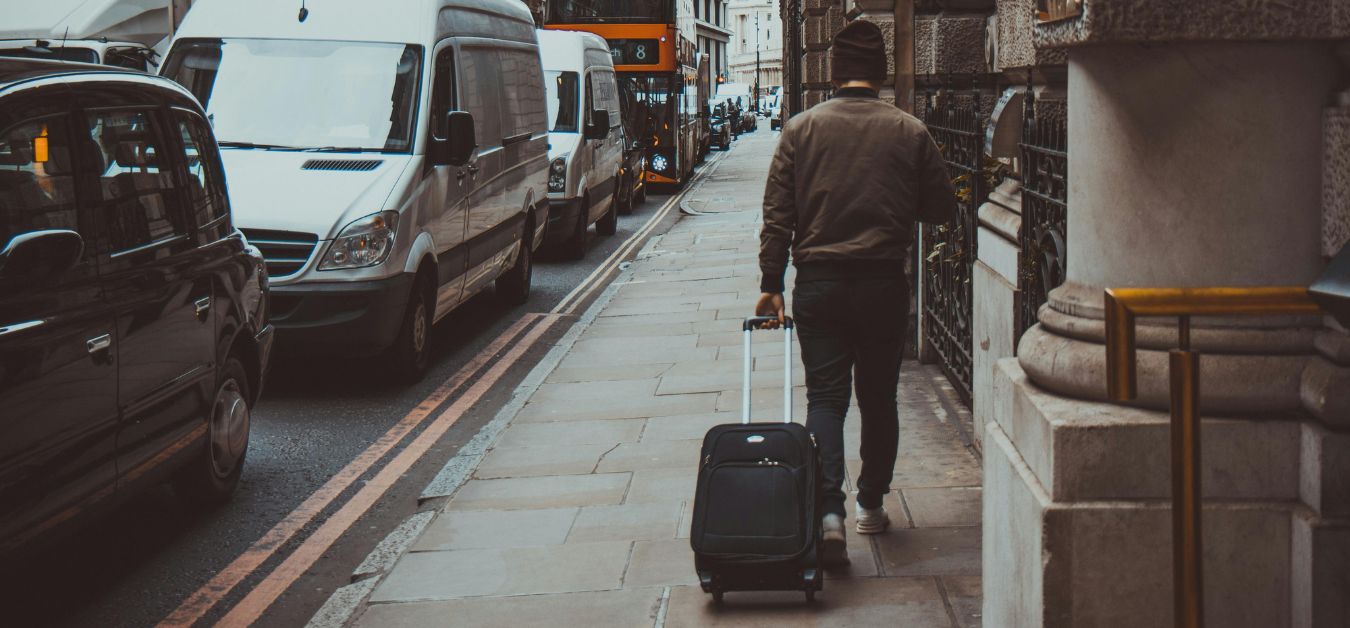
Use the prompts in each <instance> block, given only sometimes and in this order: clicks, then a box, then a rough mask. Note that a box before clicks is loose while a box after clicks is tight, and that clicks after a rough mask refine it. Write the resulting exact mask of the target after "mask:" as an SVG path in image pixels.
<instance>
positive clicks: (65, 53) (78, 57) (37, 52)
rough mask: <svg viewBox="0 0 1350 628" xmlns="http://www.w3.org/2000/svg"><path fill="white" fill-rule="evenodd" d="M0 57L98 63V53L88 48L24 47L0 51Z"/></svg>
mask: <svg viewBox="0 0 1350 628" xmlns="http://www.w3.org/2000/svg"><path fill="white" fill-rule="evenodd" d="M0 57H20V58H24V59H46V60H48V61H78V62H80V63H98V53H96V52H94V51H93V50H90V49H88V48H78V47H70V48H67V47H65V46H55V47H49V48H43V47H40V46H25V47H23V48H3V49H0Z"/></svg>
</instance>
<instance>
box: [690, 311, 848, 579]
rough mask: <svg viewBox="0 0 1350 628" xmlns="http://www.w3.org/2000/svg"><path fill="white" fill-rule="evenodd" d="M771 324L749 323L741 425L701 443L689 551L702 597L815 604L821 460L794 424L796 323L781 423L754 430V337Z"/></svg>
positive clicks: (787, 337)
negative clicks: (780, 594) (749, 595)
mask: <svg viewBox="0 0 1350 628" xmlns="http://www.w3.org/2000/svg"><path fill="white" fill-rule="evenodd" d="M768 320H770V319H768V318H764V317H755V318H748V319H746V321H745V325H744V330H745V369H744V370H745V382H744V386H743V394H742V398H741V422H740V423H732V424H727V425H718V426H716V427H714V428H712V429H711V430H708V434H707V435H706V436H704V437H703V449H702V452H701V454H700V455H701V458H700V460H699V469H698V488H697V490H696V492H695V495H694V520H693V522H692V525H691V530H690V535H689V544H690V545H691V546H692V547H693V549H694V567H695V569H696V570H697V571H698V578H699V583H700V584H701V585H702V586H703V590H704V591H706V592H708V593H711V594H712V596H713V600H714V601H716V602H721V601H722V594H723V593H724V592H726V591H803V592H805V593H806V599H807V600H808V601H809V600H814V599H815V593H816V591H819V590H820V589H821V586H822V585H823V578H822V577H821V576H822V574H821V571H820V569H819V565H820V561H819V556H818V552H819V548H820V535H821V531H820V517H821V514H820V498H819V495H820V491H819V489H818V484H817V478H818V477H819V474H820V455H819V453H818V452H817V450H816V443H815V439H814V438H812V436H811V433H810V432H807V431H806V427H805V426H803V425H800V424H797V423H793V422H792V328H793V325H792V320H791V319H788V321H787V326H786V328H785V329H784V330H783V331H784V340H783V354H784V365H783V387H784V392H783V422H782V423H751V422H750V374H751V367H750V334H751V332H752V331H754V330H755V329H757V328H758V327H759V326H760V325H762V324H763V323H765V322H766V321H768Z"/></svg>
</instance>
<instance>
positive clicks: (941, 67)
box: [914, 13, 990, 76]
mask: <svg viewBox="0 0 1350 628" xmlns="http://www.w3.org/2000/svg"><path fill="white" fill-rule="evenodd" d="M987 17H988V16H986V15H984V14H978V13H975V14H955V15H953V14H947V13H939V14H936V15H916V16H915V18H914V74H915V75H917V76H923V75H925V74H931V75H944V74H982V73H985V72H988V71H989V69H990V68H989V67H988V64H987V63H986V62H985V54H984V33H985V23H986V18H987Z"/></svg>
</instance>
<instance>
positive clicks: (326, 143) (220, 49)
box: [164, 39, 422, 152]
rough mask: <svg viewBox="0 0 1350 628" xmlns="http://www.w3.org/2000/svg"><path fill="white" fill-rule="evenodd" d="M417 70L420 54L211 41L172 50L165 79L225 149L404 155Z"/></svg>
mask: <svg viewBox="0 0 1350 628" xmlns="http://www.w3.org/2000/svg"><path fill="white" fill-rule="evenodd" d="M421 70H422V49H421V47H420V46H413V45H404V44H383V43H359V42H337V41H297V40H286V39H209V40H187V41H184V42H181V43H179V44H178V45H176V46H175V47H174V49H173V52H172V53H170V55H169V59H168V60H167V62H166V63H165V66H164V75H165V76H167V77H169V78H171V79H173V80H175V81H178V82H179V83H180V84H182V85H183V86H184V87H186V88H188V89H189V90H191V91H192V93H193V94H194V95H195V96H196V97H197V99H198V100H200V101H201V102H202V104H203V105H205V106H206V112H207V114H208V117H209V118H210V120H211V122H212V125H213V126H214V127H215V133H216V137H218V138H219V139H220V142H221V144H222V145H225V146H233V147H244V148H271V149H281V150H286V149H295V150H321V151H333V152H347V151H351V152H356V151H385V152H410V151H411V150H412V144H413V141H412V137H413V129H414V128H415V127H416V124H415V121H416V116H417V98H418V85H419V83H420V79H421Z"/></svg>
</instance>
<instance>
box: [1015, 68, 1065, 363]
mask: <svg viewBox="0 0 1350 628" xmlns="http://www.w3.org/2000/svg"><path fill="white" fill-rule="evenodd" d="M1023 116H1024V118H1023V123H1022V143H1021V153H1022V233H1021V245H1022V260H1021V263H1020V264H1018V266H1019V270H1018V274H1017V280H1018V281H1017V284H1018V285H1017V289H1018V294H1019V299H1018V300H1019V306H1018V316H1017V319H1018V320H1017V336H1018V337H1019V338H1020V337H1021V336H1022V333H1023V332H1025V331H1026V330H1027V329H1030V328H1031V326H1032V325H1035V324H1036V322H1037V311H1038V310H1040V308H1041V305H1042V304H1044V303H1045V301H1046V295H1047V294H1049V292H1050V291H1051V290H1054V289H1055V288H1057V287H1059V285H1060V284H1062V283H1064V272H1065V268H1066V267H1067V263H1068V248H1067V247H1066V246H1065V238H1066V236H1067V234H1068V226H1067V223H1066V220H1067V216H1068V191H1069V155H1068V137H1069V134H1068V129H1067V127H1066V126H1065V121H1064V117H1063V116H1062V115H1061V116H1050V115H1046V114H1045V113H1044V112H1042V113H1040V114H1039V115H1038V112H1037V111H1036V97H1035V94H1034V93H1032V90H1031V89H1028V90H1027V99H1026V108H1025V109H1024V114H1023Z"/></svg>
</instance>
